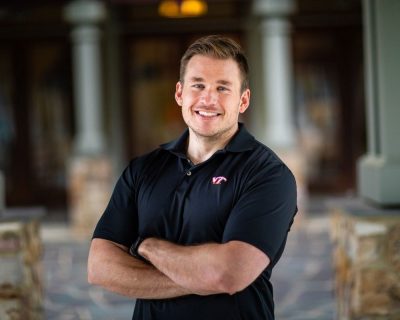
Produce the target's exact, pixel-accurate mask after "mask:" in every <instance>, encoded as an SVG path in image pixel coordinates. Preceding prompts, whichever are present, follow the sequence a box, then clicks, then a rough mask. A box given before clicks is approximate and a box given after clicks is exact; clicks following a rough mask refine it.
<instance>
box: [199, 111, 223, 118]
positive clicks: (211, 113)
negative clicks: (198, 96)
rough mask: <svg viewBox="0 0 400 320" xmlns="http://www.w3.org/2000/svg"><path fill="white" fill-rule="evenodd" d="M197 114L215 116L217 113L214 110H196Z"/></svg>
mask: <svg viewBox="0 0 400 320" xmlns="http://www.w3.org/2000/svg"><path fill="white" fill-rule="evenodd" d="M198 113H199V115H201V116H203V117H214V116H217V115H218V113H215V112H207V111H198Z"/></svg>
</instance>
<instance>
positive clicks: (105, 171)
mask: <svg viewBox="0 0 400 320" xmlns="http://www.w3.org/2000/svg"><path fill="white" fill-rule="evenodd" d="M68 170H69V172H68V176H69V185H68V194H69V210H70V218H71V227H72V231H73V232H74V234H75V235H76V236H77V237H79V238H81V239H84V238H90V237H91V236H92V234H93V229H94V227H95V225H96V223H97V221H98V220H99V218H100V216H101V214H102V213H103V211H104V209H105V208H106V206H107V203H108V201H109V200H110V196H111V191H112V179H113V176H112V165H111V161H110V160H109V159H108V158H107V157H103V156H96V157H94V156H93V157H90V156H77V157H74V158H73V159H72V160H71V162H70V164H69V167H68Z"/></svg>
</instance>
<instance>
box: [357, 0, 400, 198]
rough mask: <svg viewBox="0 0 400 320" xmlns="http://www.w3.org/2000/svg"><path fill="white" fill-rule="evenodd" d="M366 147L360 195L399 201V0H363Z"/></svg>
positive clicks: (360, 175) (362, 163)
mask: <svg viewBox="0 0 400 320" xmlns="http://www.w3.org/2000/svg"><path fill="white" fill-rule="evenodd" d="M363 10H364V11H363V15H364V43H365V50H364V52H365V67H366V90H365V92H366V102H367V133H368V151H367V154H366V155H365V156H363V157H362V158H361V159H360V161H359V163H358V189H359V194H360V196H361V197H363V198H366V199H369V200H372V201H374V202H375V203H377V204H378V205H382V206H393V205H400V139H399V137H400V126H399V123H398V122H399V119H400V107H399V101H400V90H399V83H400V63H399V58H398V56H399V52H400V37H399V36H398V30H399V29H400V2H399V1H398V0H364V1H363Z"/></svg>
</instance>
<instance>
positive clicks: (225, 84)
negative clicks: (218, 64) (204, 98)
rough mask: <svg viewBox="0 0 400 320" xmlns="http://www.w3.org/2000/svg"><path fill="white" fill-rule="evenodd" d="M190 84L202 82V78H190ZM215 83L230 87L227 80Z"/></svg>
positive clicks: (230, 83) (230, 84)
mask: <svg viewBox="0 0 400 320" xmlns="http://www.w3.org/2000/svg"><path fill="white" fill-rule="evenodd" d="M190 81H191V82H204V79H203V78H202V77H192V78H190ZM217 83H219V84H222V85H224V86H232V82H230V81H228V80H217Z"/></svg>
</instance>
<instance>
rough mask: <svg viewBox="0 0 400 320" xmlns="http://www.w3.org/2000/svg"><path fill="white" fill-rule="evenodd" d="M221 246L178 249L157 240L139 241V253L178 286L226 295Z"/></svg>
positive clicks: (226, 277) (226, 265) (227, 281)
mask: <svg viewBox="0 0 400 320" xmlns="http://www.w3.org/2000/svg"><path fill="white" fill-rule="evenodd" d="M223 246H224V245H221V244H216V243H210V244H203V245H198V246H180V245H175V244H173V243H171V242H167V241H164V240H160V239H155V238H150V239H146V240H145V241H143V243H142V244H141V246H140V247H139V253H140V254H141V255H142V256H144V257H145V258H146V259H148V260H149V261H151V263H152V264H153V265H154V266H155V267H156V268H157V269H158V270H160V271H161V272H162V273H163V274H165V275H167V276H168V277H169V278H170V279H171V280H173V281H174V282H175V283H177V284H178V285H180V286H182V287H185V288H187V289H188V290H191V291H194V292H197V293H201V294H216V293H226V292H228V293H230V289H229V285H230V284H232V283H233V282H234V279H229V275H230V274H232V273H230V272H228V268H229V267H230V268H232V267H233V265H231V266H229V263H227V261H228V260H229V257H228V256H227V255H226V253H225V250H224V249H223Z"/></svg>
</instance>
